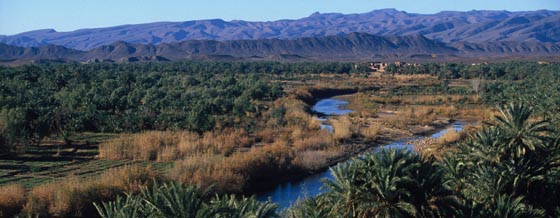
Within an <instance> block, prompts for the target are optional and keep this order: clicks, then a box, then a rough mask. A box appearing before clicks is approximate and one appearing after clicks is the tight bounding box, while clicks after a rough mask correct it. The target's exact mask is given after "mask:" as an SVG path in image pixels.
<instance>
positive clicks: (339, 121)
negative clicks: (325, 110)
mask: <svg viewBox="0 0 560 218" xmlns="http://www.w3.org/2000/svg"><path fill="white" fill-rule="evenodd" d="M330 122H331V125H332V127H333V129H334V132H333V137H334V139H335V140H338V141H340V140H344V139H348V138H351V137H352V134H353V131H352V121H351V120H350V117H348V116H340V117H337V118H332V119H330Z"/></svg>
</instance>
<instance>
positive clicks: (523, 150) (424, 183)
mask: <svg viewBox="0 0 560 218" xmlns="http://www.w3.org/2000/svg"><path fill="white" fill-rule="evenodd" d="M531 113H532V110H531V108H530V107H528V106H527V105H525V104H520V103H516V104H511V105H508V106H506V107H504V108H501V116H498V117H496V119H495V122H494V123H493V124H491V125H490V126H488V127H486V128H484V129H482V130H481V131H479V132H477V133H476V135H475V136H474V137H472V138H470V139H469V140H467V141H466V142H463V143H460V144H459V145H458V151H457V152H453V153H449V154H448V156H446V157H445V158H444V159H443V160H442V161H441V162H440V161H436V160H435V159H429V158H428V159H422V158H421V157H420V155H419V154H416V153H413V152H405V151H395V150H389V151H387V150H384V151H382V152H380V153H376V154H368V155H365V156H364V157H361V158H357V159H354V161H353V162H351V163H349V164H346V165H343V166H339V167H336V168H334V169H332V174H333V176H334V179H333V180H332V181H331V180H328V181H325V186H324V188H325V190H326V192H325V193H324V194H322V195H320V196H318V197H316V198H314V199H310V200H305V201H303V202H300V203H299V204H298V205H296V206H295V207H294V208H292V209H290V211H289V213H290V214H291V216H292V217H307V215H309V214H322V215H324V216H326V217H547V216H550V217H557V216H559V215H560V214H558V213H557V212H558V209H559V208H560V205H559V204H558V202H560V182H559V180H558V178H559V176H560V139H559V137H558V134H559V132H558V129H557V128H553V126H551V125H550V122H549V121H548V120H542V121H531V119H533V118H534V117H531Z"/></svg>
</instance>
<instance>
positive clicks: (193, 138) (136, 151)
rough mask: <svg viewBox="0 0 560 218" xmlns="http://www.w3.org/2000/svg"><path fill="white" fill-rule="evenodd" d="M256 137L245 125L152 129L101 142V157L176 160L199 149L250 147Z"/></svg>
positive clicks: (221, 150) (214, 150) (227, 150)
mask: <svg viewBox="0 0 560 218" xmlns="http://www.w3.org/2000/svg"><path fill="white" fill-rule="evenodd" d="M251 144H253V140H252V139H251V138H249V136H248V134H247V133H246V132H245V131H244V130H242V129H224V130H222V131H209V132H205V133H204V134H203V136H199V135H198V134H196V133H192V132H187V131H177V132H172V131H163V132H162V131H149V132H144V133H138V134H124V135H121V136H120V137H118V138H116V139H113V140H111V141H107V142H104V143H102V144H101V145H100V146H99V157H100V158H105V159H131V160H142V161H154V160H155V161H173V160H178V159H181V158H183V157H185V156H191V155H194V154H200V153H221V154H230V153H232V152H233V150H234V149H235V148H236V147H249V146H251Z"/></svg>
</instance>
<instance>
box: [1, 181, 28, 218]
mask: <svg viewBox="0 0 560 218" xmlns="http://www.w3.org/2000/svg"><path fill="white" fill-rule="evenodd" d="M24 202H25V189H24V188H23V186H21V185H19V184H9V185H5V186H1V187H0V217H13V216H14V215H16V214H17V213H19V211H20V210H21V209H22V207H23V203H24Z"/></svg>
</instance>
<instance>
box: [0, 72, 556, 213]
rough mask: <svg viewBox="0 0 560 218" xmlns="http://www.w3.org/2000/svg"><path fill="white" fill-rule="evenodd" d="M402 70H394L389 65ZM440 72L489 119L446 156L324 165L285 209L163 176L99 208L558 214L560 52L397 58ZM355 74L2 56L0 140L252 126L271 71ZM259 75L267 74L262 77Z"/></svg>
mask: <svg viewBox="0 0 560 218" xmlns="http://www.w3.org/2000/svg"><path fill="white" fill-rule="evenodd" d="M396 71H397V70H396ZM398 71H399V72H395V73H403V74H417V73H429V74H433V75H437V76H438V77H439V78H440V79H441V80H442V84H443V85H442V87H445V85H447V84H446V83H445V81H446V80H447V79H457V78H466V79H473V78H478V79H480V80H482V81H488V82H487V83H485V84H483V85H480V84H478V85H480V87H477V92H479V91H480V94H481V96H482V99H483V100H484V102H485V103H486V104H488V105H498V108H499V114H498V115H497V116H496V117H495V119H494V120H491V121H489V122H488V123H486V124H484V126H483V128H482V129H481V130H479V131H478V132H476V133H474V134H472V135H471V136H470V137H469V138H468V139H467V140H465V141H462V142H460V143H458V144H457V145H453V147H454V149H452V150H453V151H452V152H449V153H448V154H447V155H446V156H445V157H444V158H443V159H441V160H437V159H435V158H433V157H422V156H420V155H419V154H416V153H414V152H404V151H394V150H391V151H383V152H380V153H376V154H367V155H365V156H363V157H360V158H356V159H354V161H352V162H351V163H350V164H346V165H342V166H339V167H336V168H333V169H332V173H333V175H334V177H335V178H334V180H331V181H325V183H324V190H325V192H324V193H323V194H322V195H320V196H317V197H315V198H311V199H307V200H302V201H300V202H299V203H298V204H296V205H294V207H292V208H290V209H288V210H287V211H283V212H282V213H281V214H278V213H279V212H278V211H277V210H276V206H275V205H274V204H272V203H270V202H258V201H256V200H255V199H254V198H245V197H239V196H233V195H231V196H225V195H224V196H213V195H212V194H211V193H208V192H205V191H204V190H199V189H198V188H195V187H193V186H186V187H185V186H181V185H178V184H176V183H163V184H160V185H157V184H158V183H157V182H155V183H154V185H152V186H149V187H145V188H144V189H142V190H141V191H140V192H138V193H137V194H134V195H133V194H125V193H123V195H121V196H119V197H117V198H116V200H115V201H109V202H97V203H96V204H95V207H96V208H97V211H98V213H99V215H100V216H102V217H276V216H280V215H282V216H287V217H556V216H559V215H560V206H559V203H558V202H560V168H559V164H560V142H559V134H560V132H559V126H558V124H559V123H558V112H559V109H560V102H559V101H560V100H559V99H560V87H558V84H560V81H559V79H558V78H559V77H558V73H559V72H560V65H558V64H549V65H543V66H541V65H538V64H536V63H523V62H521V63H520V62H507V63H500V64H490V65H482V66H475V65H466V64H423V65H419V66H410V67H406V68H404V69H399V70H398ZM301 72H308V73H321V72H333V73H345V74H348V73H361V72H363V69H357V68H354V67H353V66H352V64H345V63H325V64H316V63H296V64H285V63H283V64H282V63H211V62H208V63H206V62H202V63H200V62H174V63H159V64H90V65H74V64H64V65H33V66H22V67H16V68H8V67H2V68H0V74H2V83H1V84H0V85H1V86H0V92H1V98H0V106H1V107H2V110H1V114H0V121H1V122H0V130H1V135H0V140H1V141H0V143H1V144H0V145H1V146H0V148H1V150H2V152H3V153H5V154H14V153H18V152H24V150H25V147H26V146H27V145H30V144H35V143H37V144H38V143H40V141H41V140H42V139H43V138H45V137H47V136H49V137H52V136H58V137H60V138H62V139H63V140H64V141H66V143H68V144H71V143H72V137H73V135H74V134H77V133H79V132H84V131H93V132H115V133H119V132H137V131H143V130H149V129H154V130H168V129H188V130H191V131H196V132H203V131H206V130H210V129H213V128H216V126H230V127H235V128H245V129H247V130H248V131H250V129H251V128H255V126H254V125H252V124H251V120H252V119H253V118H258V112H259V111H262V110H266V108H262V107H263V106H262V105H261V104H259V101H270V100H273V99H276V98H279V97H281V96H282V95H283V92H282V87H281V86H280V85H279V84H278V83H270V82H269V81H270V80H271V78H273V77H275V76H280V77H284V78H288V79H289V78H291V77H290V76H291V75H294V74H298V73H301ZM265 75H266V76H265Z"/></svg>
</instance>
